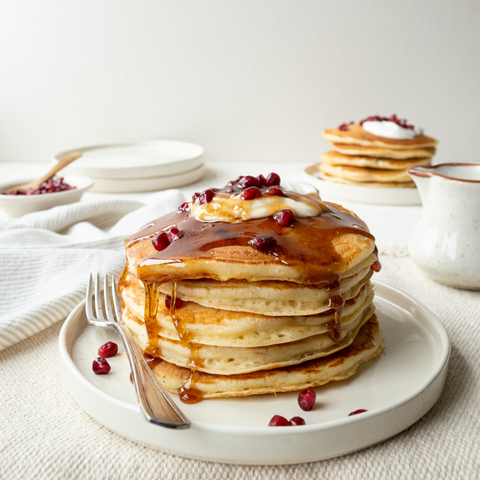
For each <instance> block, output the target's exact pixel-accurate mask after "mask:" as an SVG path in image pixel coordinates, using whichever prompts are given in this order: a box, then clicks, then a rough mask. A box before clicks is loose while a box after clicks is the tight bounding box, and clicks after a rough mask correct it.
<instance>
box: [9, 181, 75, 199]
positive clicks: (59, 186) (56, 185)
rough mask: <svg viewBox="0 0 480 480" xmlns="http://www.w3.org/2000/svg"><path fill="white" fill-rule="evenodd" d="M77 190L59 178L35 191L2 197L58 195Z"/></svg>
mask: <svg viewBox="0 0 480 480" xmlns="http://www.w3.org/2000/svg"><path fill="white" fill-rule="evenodd" d="M75 188H77V187H72V186H71V185H68V184H67V183H64V182H63V177H59V178H55V179H53V178H49V179H48V180H45V181H44V182H43V183H42V184H41V185H39V186H38V187H37V188H35V189H33V188H29V189H28V190H27V191H25V190H14V191H13V192H11V193H2V195H43V194H45V193H56V192H63V191H66V190H74V189H75Z"/></svg>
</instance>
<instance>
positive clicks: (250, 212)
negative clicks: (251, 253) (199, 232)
mask: <svg viewBox="0 0 480 480" xmlns="http://www.w3.org/2000/svg"><path fill="white" fill-rule="evenodd" d="M285 209H288V210H291V211H292V212H293V216H294V217H315V216H317V215H319V214H320V213H321V212H322V209H321V208H320V207H319V206H318V205H317V204H315V203H314V202H312V201H309V200H308V199H306V198H305V199H304V201H297V200H294V199H293V198H287V197H277V196H263V197H261V198H257V199H255V200H248V201H247V200H242V199H241V198H240V195H234V196H233V197H230V196H228V195H225V194H216V195H215V197H214V198H213V200H212V201H211V202H210V203H206V204H204V205H201V204H200V203H199V202H198V200H197V201H196V202H194V203H192V204H191V207H190V215H193V216H194V217H195V218H196V219H197V220H200V221H203V222H226V223H239V222H245V221H246V220H250V219H253V218H264V217H270V216H272V215H274V214H275V213H277V212H279V211H280V210H285Z"/></svg>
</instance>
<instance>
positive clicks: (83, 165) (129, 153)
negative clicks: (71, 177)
mask: <svg viewBox="0 0 480 480" xmlns="http://www.w3.org/2000/svg"><path fill="white" fill-rule="evenodd" d="M77 151H78V152H82V153H83V156H82V157H81V158H79V159H78V160H76V161H75V162H74V163H72V164H71V165H69V166H68V167H67V169H68V171H69V172H71V173H73V172H75V173H77V174H80V175H88V176H89V177H92V178H94V179H95V178H102V179H105V178H108V179H131V178H141V179H145V178H147V177H163V176H167V175H176V174H179V173H184V172H187V171H190V170H193V169H195V168H198V167H199V166H200V165H201V164H202V163H203V162H202V161H201V160H200V156H201V155H202V154H203V147H201V146H200V145H196V144H194V143H186V142H176V141H173V140H150V141H146V142H138V143H127V144H119V145H95V146H90V147H82V148H76V149H73V150H67V151H65V152H60V153H58V154H57V155H55V156H54V157H53V161H54V162H58V161H59V160H60V159H61V158H63V157H64V156H65V155H67V154H68V153H71V152H77Z"/></svg>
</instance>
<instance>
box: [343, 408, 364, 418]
mask: <svg viewBox="0 0 480 480" xmlns="http://www.w3.org/2000/svg"><path fill="white" fill-rule="evenodd" d="M365 412H368V410H365V409H363V408H360V409H358V410H355V411H354V412H351V413H349V414H348V416H349V417H351V416H352V415H358V414H359V413H365Z"/></svg>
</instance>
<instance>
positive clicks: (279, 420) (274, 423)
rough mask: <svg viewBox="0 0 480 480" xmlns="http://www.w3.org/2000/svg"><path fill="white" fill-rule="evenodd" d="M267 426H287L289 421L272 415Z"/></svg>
mask: <svg viewBox="0 0 480 480" xmlns="http://www.w3.org/2000/svg"><path fill="white" fill-rule="evenodd" d="M268 426H269V427H288V426H289V423H288V420H287V419H286V418H285V417H282V416H281V415H274V416H273V417H272V419H271V420H270V423H269V424H268Z"/></svg>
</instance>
